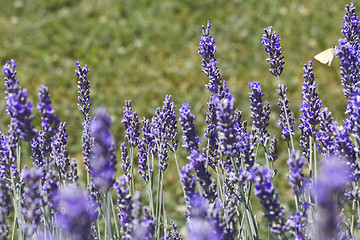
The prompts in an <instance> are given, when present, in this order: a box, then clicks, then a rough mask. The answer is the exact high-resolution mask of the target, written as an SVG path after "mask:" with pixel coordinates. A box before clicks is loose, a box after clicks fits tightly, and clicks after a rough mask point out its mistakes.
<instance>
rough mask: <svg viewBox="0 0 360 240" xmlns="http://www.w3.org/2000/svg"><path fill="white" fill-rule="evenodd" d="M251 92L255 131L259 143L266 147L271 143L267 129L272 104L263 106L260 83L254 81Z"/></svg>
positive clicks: (250, 86)
mask: <svg viewBox="0 0 360 240" xmlns="http://www.w3.org/2000/svg"><path fill="white" fill-rule="evenodd" d="M249 88H250V90H251V92H250V93H249V99H250V105H251V106H250V110H251V118H252V119H253V127H252V128H253V129H254V131H255V133H256V138H257V139H258V141H259V143H260V144H262V145H266V144H267V143H268V141H269V135H270V134H269V133H268V132H267V130H266V127H267V126H268V125H269V116H270V104H269V103H268V102H267V101H265V104H264V106H263V105H262V97H263V96H264V94H263V92H262V89H261V87H260V82H255V81H252V82H250V83H249Z"/></svg>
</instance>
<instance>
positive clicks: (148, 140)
mask: <svg viewBox="0 0 360 240" xmlns="http://www.w3.org/2000/svg"><path fill="white" fill-rule="evenodd" d="M142 125H143V127H142V128H141V132H142V134H143V138H142V142H143V144H146V148H147V149H148V152H149V153H155V152H156V147H155V140H154V134H153V133H152V132H151V124H150V121H149V119H146V118H145V117H144V118H143V120H142Z"/></svg>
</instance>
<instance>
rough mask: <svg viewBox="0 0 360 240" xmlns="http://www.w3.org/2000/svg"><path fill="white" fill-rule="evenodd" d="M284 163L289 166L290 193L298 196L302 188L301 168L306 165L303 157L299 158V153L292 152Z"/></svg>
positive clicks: (302, 176) (302, 175)
mask: <svg viewBox="0 0 360 240" xmlns="http://www.w3.org/2000/svg"><path fill="white" fill-rule="evenodd" d="M286 163H287V164H288V165H289V174H288V178H289V184H290V186H291V188H292V192H293V194H294V195H296V196H299V195H300V194H301V193H302V188H303V186H302V184H303V181H304V174H303V173H302V170H303V169H302V168H303V166H304V165H305V164H306V160H305V159H304V156H303V155H301V156H300V152H299V151H298V152H295V151H293V152H292V153H291V155H290V158H289V160H287V162H286Z"/></svg>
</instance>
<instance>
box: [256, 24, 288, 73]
mask: <svg viewBox="0 0 360 240" xmlns="http://www.w3.org/2000/svg"><path fill="white" fill-rule="evenodd" d="M264 31H265V34H264V35H263V36H262V37H261V38H262V41H261V44H264V46H265V52H267V53H268V54H269V58H267V59H266V61H267V62H268V63H270V69H269V71H270V72H271V74H273V75H274V76H276V77H279V76H280V75H281V73H282V71H283V65H284V64H285V62H284V61H283V58H284V57H283V56H281V46H280V41H281V39H280V38H279V34H276V33H275V31H273V27H272V26H269V27H268V28H265V29H264Z"/></svg>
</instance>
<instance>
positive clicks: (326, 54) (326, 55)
mask: <svg viewBox="0 0 360 240" xmlns="http://www.w3.org/2000/svg"><path fill="white" fill-rule="evenodd" d="M335 54H336V46H335V47H332V48H329V49H326V50H325V51H323V52H321V53H319V54H317V55H315V57H314V58H315V59H316V60H318V61H319V62H321V63H323V64H328V65H329V66H330V64H331V62H332V60H333V59H334V57H335Z"/></svg>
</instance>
